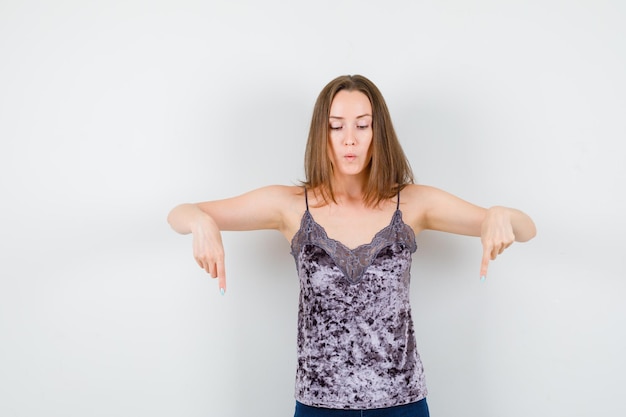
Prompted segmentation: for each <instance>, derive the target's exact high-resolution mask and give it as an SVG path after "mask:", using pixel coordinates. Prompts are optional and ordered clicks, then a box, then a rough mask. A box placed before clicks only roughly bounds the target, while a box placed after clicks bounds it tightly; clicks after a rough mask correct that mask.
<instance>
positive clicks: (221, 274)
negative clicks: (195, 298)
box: [217, 260, 226, 295]
mask: <svg viewBox="0 0 626 417" xmlns="http://www.w3.org/2000/svg"><path fill="white" fill-rule="evenodd" d="M217 278H218V281H219V286H220V293H221V294H222V295H224V294H225V293H226V270H225V268H224V260H220V261H218V262H217Z"/></svg>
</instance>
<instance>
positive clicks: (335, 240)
mask: <svg viewBox="0 0 626 417" xmlns="http://www.w3.org/2000/svg"><path fill="white" fill-rule="evenodd" d="M398 213H400V216H402V212H401V211H400V209H399V208H397V209H395V211H394V212H393V214H392V215H391V220H389V224H387V226H385V227H383V228H382V229H380V230H379V231H378V232H376V233H375V234H374V236H373V237H372V238H371V239H370V241H369V242H366V243H362V244H360V245H358V246H356V247H354V248H350V247H349V246H348V245H346V244H344V243H343V242H342V241H340V240H337V239H333V238H332V237H330V236H328V233H327V232H326V229H325V228H324V226H322V225H321V224H319V223H318V222H317V220H315V217H313V214H311V211H310V210H308V209H307V210H306V212H305V213H304V216H306V215H308V216H309V217H310V218H311V221H312V222H313V223H315V224H316V225H317V226H318V227H319V228H320V230H321V231H322V233H323V236H324V238H325V239H327V240H330V241H332V242H335V243H336V244H338V245H340V246H342V247H343V248H344V249H346V250H347V251H348V252H350V253H356V252H358V251H359V250H360V249H362V248H365V247H370V246H372V245H373V244H374V241H375V240H376V238H377V237H378V236H379V235H381V234H382V233H384V232H386V231H387V230H388V229H390V228H391V227H393V224H394V223H395V221H396V216H398Z"/></svg>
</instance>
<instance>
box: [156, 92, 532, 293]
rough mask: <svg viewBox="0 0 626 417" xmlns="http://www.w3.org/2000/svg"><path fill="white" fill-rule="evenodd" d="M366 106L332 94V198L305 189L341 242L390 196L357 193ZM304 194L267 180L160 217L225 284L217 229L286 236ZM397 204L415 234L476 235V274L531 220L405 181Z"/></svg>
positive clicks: (365, 236) (366, 225) (361, 99)
mask: <svg viewBox="0 0 626 417" xmlns="http://www.w3.org/2000/svg"><path fill="white" fill-rule="evenodd" d="M371 115H372V107H371V104H370V102H369V99H368V98H367V96H366V95H365V94H363V93H361V92H359V91H347V90H342V91H339V92H338V93H337V95H336V96H335V97H334V99H333V101H332V105H331V109H330V118H329V127H330V133H329V138H328V141H329V152H328V153H329V155H328V157H329V158H330V160H331V162H332V165H333V178H332V182H333V190H334V193H335V197H336V203H334V202H333V203H330V204H325V203H324V201H323V199H322V198H321V196H320V194H319V192H316V191H318V190H309V205H310V211H311V214H312V215H313V217H314V218H315V220H316V221H317V222H318V223H319V224H321V225H322V226H323V227H324V229H325V230H326V232H327V233H328V236H329V237H331V238H333V239H335V240H338V241H340V242H342V243H343V244H344V245H345V246H347V247H348V248H355V247H357V246H359V245H361V244H364V243H369V242H370V241H371V239H372V238H373V236H374V235H375V234H376V233H377V232H378V231H379V230H381V229H382V228H383V227H385V226H386V225H388V224H389V221H390V219H391V218H392V216H393V213H394V211H395V208H396V203H397V202H396V199H395V198H393V199H390V200H388V201H385V202H383V203H381V204H380V205H378V206H376V207H369V206H367V205H366V204H365V203H364V200H363V188H364V184H365V181H366V178H367V177H366V173H367V169H368V166H369V162H370V159H371V153H370V147H371V146H370V145H371V143H372V127H371V122H372V117H371ZM305 207H306V205H305V199H304V193H303V192H302V188H301V187H296V186H279V185H275V186H268V187H263V188H259V189H256V190H253V191H250V192H248V193H245V194H243V195H240V196H237V197H233V198H228V199H224V200H215V201H206V202H201V203H194V204H181V205H179V206H177V207H175V208H174V209H172V211H171V212H170V213H169V216H168V222H169V223H170V225H171V227H172V228H173V229H174V230H175V231H177V232H178V233H181V234H188V233H192V235H193V256H194V258H195V259H196V262H197V263H198V265H199V266H200V267H201V268H202V269H204V270H205V271H206V272H207V273H208V274H210V276H211V277H213V278H217V279H218V281H219V288H220V290H221V291H222V292H224V291H225V290H226V271H225V268H224V248H223V245H222V239H221V234H220V232H221V231H223V230H260V229H274V230H278V231H280V232H281V233H282V234H283V235H284V236H285V238H286V239H287V240H288V241H289V242H291V240H292V238H293V236H294V235H295V233H296V232H297V231H298V229H299V227H300V221H301V219H302V216H303V214H304V211H305ZM400 210H401V211H402V213H403V218H404V221H405V223H406V224H408V225H409V226H410V227H411V228H412V229H413V231H414V233H415V234H416V235H417V234H418V233H419V232H421V231H422V230H426V229H430V230H438V231H442V232H448V233H455V234H461V235H468V236H476V237H480V240H481V243H482V246H483V256H482V259H481V263H480V276H481V277H485V276H486V275H487V271H488V266H489V262H490V261H492V260H495V259H496V257H497V256H498V255H500V254H502V253H503V251H504V250H505V249H507V248H508V247H509V246H511V245H512V244H513V242H515V241H517V242H524V241H527V240H529V239H532V238H533V237H534V236H535V234H536V229H535V225H534V223H533V221H532V220H531V219H530V217H528V216H527V215H526V214H524V213H523V212H521V211H519V210H516V209H513V208H507V207H501V206H494V207H491V208H483V207H479V206H476V205H474V204H471V203H469V202H467V201H464V200H462V199H460V198H458V197H456V196H454V195H452V194H449V193H447V192H445V191H443V190H440V189H437V188H434V187H429V186H425V185H416V184H411V185H408V186H406V187H405V188H404V189H403V190H402V192H401V202H400Z"/></svg>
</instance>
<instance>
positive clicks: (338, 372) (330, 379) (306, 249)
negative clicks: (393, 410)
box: [291, 210, 427, 409]
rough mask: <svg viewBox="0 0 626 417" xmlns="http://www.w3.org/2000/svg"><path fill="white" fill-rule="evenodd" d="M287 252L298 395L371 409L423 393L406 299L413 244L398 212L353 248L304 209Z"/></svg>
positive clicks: (329, 405) (310, 400) (414, 398)
mask: <svg viewBox="0 0 626 417" xmlns="http://www.w3.org/2000/svg"><path fill="white" fill-rule="evenodd" d="M291 250H292V254H293V256H294V258H295V260H296V267H297V270H298V275H299V278H300V306H299V315H298V369H297V373H296V399H297V400H298V401H300V402H301V403H303V404H307V405H311V406H315V407H326V408H345V409H370V408H382V407H391V406H395V405H402V404H407V403H410V402H414V401H419V400H421V399H422V398H424V397H425V396H426V393H427V392H426V386H425V382H424V373H423V368H422V363H421V361H420V358H419V355H418V353H417V349H416V346H415V336H414V332H413V321H412V318H411V308H410V304H409V284H410V267H411V254H412V253H413V252H414V251H415V250H416V244H415V236H414V234H413V230H412V229H411V228H410V227H409V226H408V225H406V224H405V223H404V222H403V221H402V213H401V212H400V211H399V210H396V212H395V214H394V216H393V219H392V221H391V223H390V224H389V225H388V226H387V227H385V228H384V229H382V230H381V231H380V232H378V233H377V235H376V236H375V237H374V239H373V240H372V242H371V243H369V244H366V245H362V246H359V247H358V248H356V249H354V250H350V249H348V248H347V247H345V246H344V245H343V244H341V243H340V242H338V241H335V240H333V239H330V238H328V236H327V235H326V232H325V231H324V229H323V228H322V227H321V226H320V225H319V224H317V223H316V222H315V220H314V219H313V217H312V216H311V214H310V212H309V211H308V210H307V211H306V212H305V213H304V216H303V218H302V224H301V227H300V230H299V231H298V233H296V235H295V236H294V239H293V241H292V243H291Z"/></svg>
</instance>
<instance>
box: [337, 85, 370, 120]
mask: <svg viewBox="0 0 626 417" xmlns="http://www.w3.org/2000/svg"><path fill="white" fill-rule="evenodd" d="M364 115H368V116H371V115H372V104H371V103H370V100H369V98H367V96H366V95H365V94H364V93H362V92H360V91H357V90H353V91H348V90H341V91H339V92H338V93H337V94H336V95H335V97H334V98H333V101H332V103H331V105H330V117H339V118H345V117H351V116H352V117H359V116H364Z"/></svg>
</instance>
